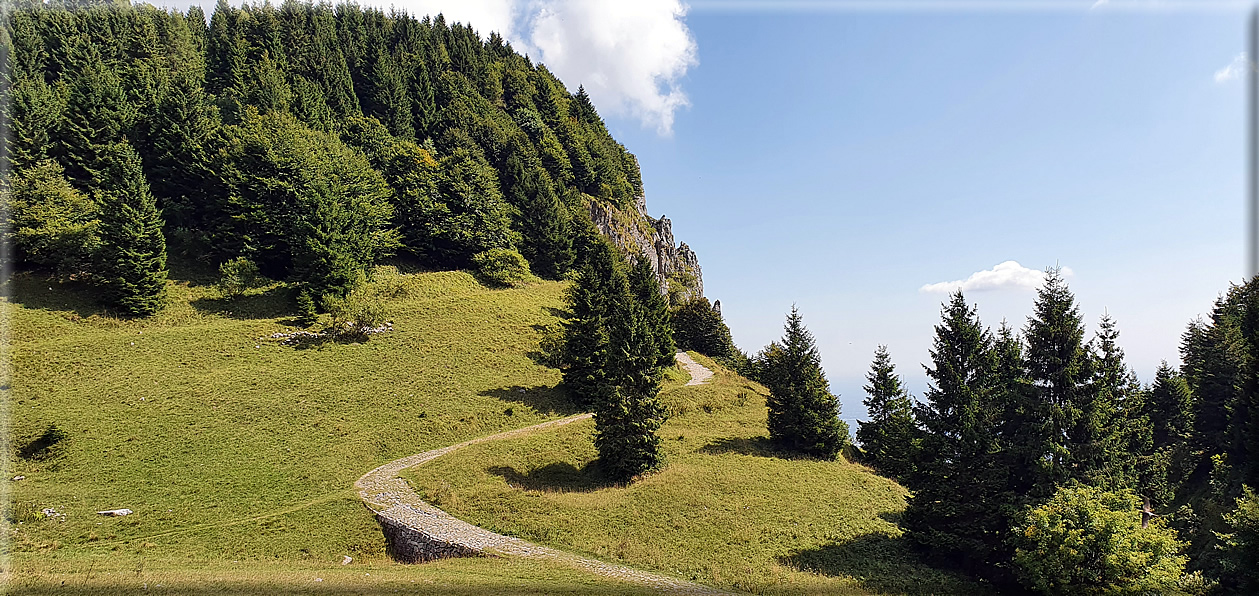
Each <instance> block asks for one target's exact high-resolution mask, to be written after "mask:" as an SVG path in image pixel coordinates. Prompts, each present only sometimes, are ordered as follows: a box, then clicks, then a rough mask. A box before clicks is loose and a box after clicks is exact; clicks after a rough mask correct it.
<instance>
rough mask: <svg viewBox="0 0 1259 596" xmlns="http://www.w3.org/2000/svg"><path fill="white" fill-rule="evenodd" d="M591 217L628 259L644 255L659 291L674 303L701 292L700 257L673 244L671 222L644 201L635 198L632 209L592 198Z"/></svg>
mask: <svg viewBox="0 0 1259 596" xmlns="http://www.w3.org/2000/svg"><path fill="white" fill-rule="evenodd" d="M589 208H590V219H591V220H592V221H593V222H594V224H595V227H596V228H598V229H599V233H601V234H603V235H604V236H607V237H608V238H611V239H612V242H613V243H614V244H616V246H617V247H618V248H620V249H621V250H622V251H624V252H625V254H626V255H627V256H628V257H629V258H630V259H635V258H637V257H638V255H645V256H646V257H647V258H648V259H649V262H650V263H651V268H652V269H654V270H655V272H656V279H657V280H659V281H660V291H661V292H662V293H663V294H664V295H666V296H669V298H670V301H671V302H674V303H678V302H684V301H687V300H690V299H692V298H700V297H702V296H703V295H704V276H703V272H702V271H701V270H700V267H699V258H698V257H696V256H695V252H694V251H692V250H691V247H689V246H687V245H686V243H685V242H683V243H681V244H680V245H675V244H674V239H673V222H671V221H669V218H667V217H665V216H663V215H661V216H660V218H659V219H656V218H654V217H652V216H650V215H648V214H647V202H646V200H645V199H644V198H643V197H638V198H637V199H636V200H635V202H634V210H633V211H624V210H621V209H618V208H617V207H616V206H614V205H610V204H607V203H602V202H599V201H595V200H591V201H590V202H589Z"/></svg>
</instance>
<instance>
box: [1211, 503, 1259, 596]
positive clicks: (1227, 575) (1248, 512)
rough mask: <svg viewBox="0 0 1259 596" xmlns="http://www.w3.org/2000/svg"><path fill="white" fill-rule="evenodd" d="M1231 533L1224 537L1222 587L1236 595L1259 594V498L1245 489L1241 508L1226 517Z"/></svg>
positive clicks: (1240, 504)
mask: <svg viewBox="0 0 1259 596" xmlns="http://www.w3.org/2000/svg"><path fill="white" fill-rule="evenodd" d="M1224 523H1226V524H1228V527H1229V529H1230V530H1231V532H1229V533H1227V534H1220V535H1219V538H1220V543H1221V544H1220V545H1219V548H1220V549H1221V550H1222V551H1223V556H1222V557H1221V561H1220V562H1221V568H1222V569H1221V571H1222V573H1221V577H1220V587H1222V588H1224V589H1225V590H1226V591H1227V592H1229V593H1233V594H1255V593H1257V592H1259V496H1256V495H1255V492H1254V491H1253V490H1251V489H1250V487H1245V489H1244V493H1243V495H1242V496H1241V498H1239V499H1237V508H1236V509H1234V510H1233V511H1232V512H1231V513H1229V514H1227V515H1225V516H1224Z"/></svg>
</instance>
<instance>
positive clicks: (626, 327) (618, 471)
mask: <svg viewBox="0 0 1259 596" xmlns="http://www.w3.org/2000/svg"><path fill="white" fill-rule="evenodd" d="M652 319H653V316H652V314H651V313H649V312H648V310H647V309H646V308H644V307H643V305H641V304H639V303H638V301H636V300H635V299H634V298H633V296H632V295H631V294H630V293H629V292H628V291H627V292H625V293H623V294H621V295H620V296H619V297H618V298H617V300H616V301H615V303H614V307H613V309H612V313H611V316H610V318H609V320H608V327H609V329H608V337H609V342H608V350H607V356H608V358H607V361H606V363H605V365H604V366H605V375H606V380H605V382H606V383H607V385H606V386H605V387H604V388H602V390H601V391H599V392H598V393H597V397H596V401H595V404H594V419H595V439H594V442H595V447H596V448H597V449H598V450H599V462H600V465H601V466H602V468H603V470H604V471H605V472H607V473H608V475H609V476H610V477H611V478H612V479H614V480H617V481H619V482H628V481H630V480H631V479H633V478H634V477H635V476H637V475H639V474H642V473H644V472H647V471H650V470H652V469H654V468H656V467H658V466H659V465H660V464H661V462H662V461H663V456H662V454H661V453H660V436H659V435H658V434H657V431H658V430H659V429H660V425H661V424H663V422H664V406H662V405H661V404H660V400H659V399H658V397H657V396H658V394H659V393H660V378H661V372H662V371H661V368H660V363H659V348H658V345H657V341H656V340H657V338H656V335H655V330H656V329H657V328H658V324H659V323H658V322H657V321H653V320H652Z"/></svg>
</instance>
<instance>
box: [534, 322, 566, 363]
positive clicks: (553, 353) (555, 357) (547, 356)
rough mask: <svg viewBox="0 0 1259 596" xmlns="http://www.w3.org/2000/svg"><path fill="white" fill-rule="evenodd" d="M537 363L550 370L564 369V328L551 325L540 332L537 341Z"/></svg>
mask: <svg viewBox="0 0 1259 596" xmlns="http://www.w3.org/2000/svg"><path fill="white" fill-rule="evenodd" d="M538 354H539V355H540V358H539V362H541V363H542V364H545V365H547V366H549V367H551V368H563V367H564V326H563V325H561V324H559V323H551V324H550V325H547V326H546V327H544V328H543V329H542V331H541V337H540V338H539V339H538Z"/></svg>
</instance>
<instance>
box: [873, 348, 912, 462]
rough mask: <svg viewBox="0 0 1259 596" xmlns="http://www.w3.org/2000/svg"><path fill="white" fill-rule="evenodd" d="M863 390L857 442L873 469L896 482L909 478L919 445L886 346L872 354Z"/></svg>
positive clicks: (906, 395)
mask: <svg viewBox="0 0 1259 596" xmlns="http://www.w3.org/2000/svg"><path fill="white" fill-rule="evenodd" d="M866 380H867V381H869V383H870V384H869V385H866V386H865V387H864V389H865V392H866V399H865V400H864V401H863V403H864V404H865V406H866V415H867V416H869V418H870V420H869V421H864V422H859V423H858V425H859V426H858V428H857V440H858V441H861V450H862V451H863V452H864V453H865V456H866V458H868V460H869V461H870V463H871V465H873V466H874V468H875V469H877V470H879V471H880V472H883V473H884V474H887V475H889V476H891V477H892V478H895V479H897V480H900V481H902V482H903V481H905V479H907V478H909V476H910V474H911V472H912V471H913V465H914V461H915V459H916V458H917V453H916V451H917V449H918V446H919V444H920V439H919V437H918V433H917V428H916V426H915V424H914V413H913V409H912V405H911V404H912V402H911V398H910V397H909V392H908V391H906V390H905V387H904V385H903V383H902V381H901V378H900V377H899V376H897V375H896V367H895V366H894V365H893V364H892V357H891V355H890V354H888V351H887V346H879V347H878V349H877V350H875V352H874V362H873V363H871V365H870V372H869V373H868V374H867V375H866Z"/></svg>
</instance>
